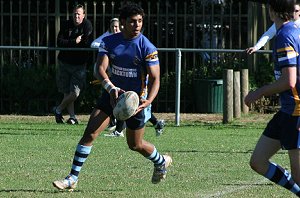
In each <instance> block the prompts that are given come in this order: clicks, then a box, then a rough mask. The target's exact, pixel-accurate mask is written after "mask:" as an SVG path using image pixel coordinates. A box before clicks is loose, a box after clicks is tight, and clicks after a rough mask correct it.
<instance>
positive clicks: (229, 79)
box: [223, 69, 233, 124]
mask: <svg viewBox="0 0 300 198" xmlns="http://www.w3.org/2000/svg"><path fill="white" fill-rule="evenodd" d="M223 79H224V84H223V86H224V87H223V88H224V92H223V94H224V95H223V96H224V97H223V98H224V103H223V124H227V123H229V122H231V121H232V120H233V70H232V69H226V70H224V73H223Z"/></svg>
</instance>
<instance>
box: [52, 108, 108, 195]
mask: <svg viewBox="0 0 300 198" xmlns="http://www.w3.org/2000/svg"><path fill="white" fill-rule="evenodd" d="M108 123H109V116H108V115H106V114H105V113H104V112H103V111H101V110H99V109H94V110H93V112H92V113H91V115H90V118H89V121H88V125H87V127H86V129H85V131H84V134H83V136H82V138H81V139H80V141H79V143H78V145H77V147H76V151H75V154H74V158H73V163H72V168H71V171H70V173H69V175H68V176H67V177H66V178H64V179H62V180H57V181H54V182H53V185H54V187H56V188H58V189H60V190H63V189H70V190H73V189H74V188H76V185H77V181H78V176H79V173H80V171H81V168H82V166H83V164H84V162H85V161H86V159H87V158H88V156H89V154H90V152H91V150H92V144H93V141H94V140H95V139H96V138H97V136H98V135H99V133H100V132H101V131H103V130H104V129H105V128H106V126H107V125H108Z"/></svg>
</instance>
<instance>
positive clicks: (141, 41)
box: [138, 34, 157, 51]
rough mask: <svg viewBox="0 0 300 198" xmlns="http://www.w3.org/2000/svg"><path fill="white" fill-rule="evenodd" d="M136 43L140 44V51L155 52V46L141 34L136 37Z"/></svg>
mask: <svg viewBox="0 0 300 198" xmlns="http://www.w3.org/2000/svg"><path fill="white" fill-rule="evenodd" d="M138 42H139V44H140V47H141V49H147V51H149V50H150V51H153V50H154V51H155V50H157V49H156V47H155V45H154V44H153V43H152V42H151V41H150V40H149V39H148V38H147V37H146V36H144V35H143V34H141V35H140V36H139V37H138Z"/></svg>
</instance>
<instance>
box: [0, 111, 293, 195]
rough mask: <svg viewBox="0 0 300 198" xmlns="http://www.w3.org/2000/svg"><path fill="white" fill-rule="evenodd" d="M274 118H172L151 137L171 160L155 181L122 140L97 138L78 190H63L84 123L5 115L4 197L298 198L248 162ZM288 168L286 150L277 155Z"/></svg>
mask: <svg viewBox="0 0 300 198" xmlns="http://www.w3.org/2000/svg"><path fill="white" fill-rule="evenodd" d="M270 116H271V115H267V116H265V115H264V116H262V115H248V116H246V117H243V118H242V119H240V120H236V121H234V122H233V123H231V124H228V125H222V124H221V123H220V122H210V123H203V122H195V121H182V122H181V126H180V127H176V126H175V125H174V122H172V121H169V122H167V126H166V128H165V132H164V134H163V135H161V136H160V137H156V136H155V132H154V129H153V127H151V126H150V125H149V126H147V128H146V135H145V139H146V140H149V141H150V142H152V143H153V144H155V146H156V147H157V148H158V151H159V152H160V153H162V154H164V153H168V154H170V155H171V156H172V157H173V164H172V166H171V167H170V169H169V172H168V175H167V179H166V181H164V182H163V183H160V184H158V185H153V184H152V183H151V181H150V179H151V175H152V171H153V166H152V163H151V162H150V161H148V160H146V159H144V158H143V157H142V156H141V155H139V154H137V153H134V152H132V151H130V150H129V149H128V148H127V145H126V142H125V139H124V138H108V137H104V133H107V131H105V132H103V133H102V134H101V135H100V136H99V137H98V138H97V140H96V142H95V144H94V147H93V150H92V153H91V155H90V156H89V158H88V159H87V161H86V163H85V164H84V166H83V168H82V171H81V174H80V177H79V183H78V187H77V190H76V191H74V192H60V191H58V190H56V189H55V188H54V187H53V186H52V181H53V180H56V179H61V178H63V177H65V176H66V175H67V174H68V173H69V171H70V167H71V163H72V158H73V154H74V151H75V146H76V145H77V142H78V140H79V138H80V137H81V134H82V132H83V130H84V128H85V125H86V120H87V118H86V119H82V120H83V121H82V123H81V124H80V125H78V126H70V125H57V124H55V123H54V120H53V118H52V117H48V116H45V117H33V116H0V151H1V152H0V153H1V154H0V155H1V158H0V159H1V161H0V167H1V168H0V197H1V198H5V197H22V198H23V197H25V198H26V197H31V198H32V197H87V198H88V197H122V198H123V197H155V198H156V197H172V198H173V197H175V198H177V197H178V198H186V197H225V198H240V197H243V198H248V197H251V198H270V197H284V198H286V197H293V195H292V194H291V193H289V192H288V191H286V190H285V189H282V188H280V187H278V186H277V185H273V184H272V183H271V182H269V181H267V180H265V179H264V178H263V177H261V176H259V175H258V174H255V173H254V172H253V171H252V170H251V169H250V167H249V165H248V161H249V158H250V155H251V152H252V150H253V148H254V145H255V143H256V141H257V139H258V137H259V136H260V134H261V132H262V130H263V129H264V127H265V124H266V122H267V121H268V120H269V119H270ZM273 160H274V161H275V162H277V163H279V164H281V165H282V166H283V167H285V168H289V164H288V158H287V154H286V152H283V151H282V152H280V153H279V154H278V155H276V156H275V157H274V159H273Z"/></svg>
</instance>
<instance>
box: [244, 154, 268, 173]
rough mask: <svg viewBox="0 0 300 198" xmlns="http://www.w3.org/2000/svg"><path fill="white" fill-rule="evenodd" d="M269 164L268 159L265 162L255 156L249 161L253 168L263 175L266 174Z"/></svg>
mask: <svg viewBox="0 0 300 198" xmlns="http://www.w3.org/2000/svg"><path fill="white" fill-rule="evenodd" d="M268 164H269V163H268V161H266V162H265V161H263V160H261V159H258V158H255V157H251V159H250V162H249V165H250V167H251V169H252V170H254V171H255V172H257V173H259V174H261V175H264V174H265V173H266V172H267V170H268Z"/></svg>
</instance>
